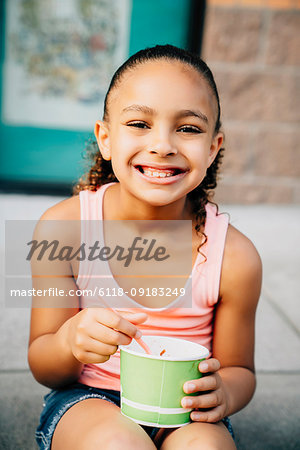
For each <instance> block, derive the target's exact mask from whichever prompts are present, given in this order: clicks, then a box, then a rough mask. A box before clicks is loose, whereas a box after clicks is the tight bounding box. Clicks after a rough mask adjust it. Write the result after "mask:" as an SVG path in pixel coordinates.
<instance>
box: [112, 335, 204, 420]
mask: <svg viewBox="0 0 300 450" xmlns="http://www.w3.org/2000/svg"><path fill="white" fill-rule="evenodd" d="M142 339H143V341H144V342H145V343H146V344H147V345H148V346H149V348H150V350H151V353H152V355H147V354H146V353H145V351H144V350H143V349H142V348H141V346H140V345H139V344H138V343H137V342H136V341H135V340H132V342H131V343H130V345H126V346H120V350H121V412H122V414H124V416H127V417H130V419H132V420H134V421H135V422H137V423H139V424H141V425H148V426H152V427H153V426H154V427H159V428H174V427H182V426H184V425H186V424H188V423H190V422H191V420H190V412H191V411H192V410H191V409H189V408H182V406H181V403H180V402H181V399H182V397H184V396H186V395H187V394H186V393H185V392H184V391H183V385H184V383H185V382H186V381H189V380H193V379H196V378H201V376H202V374H201V372H199V369H198V365H199V362H200V361H202V360H203V359H205V358H207V356H208V355H209V351H208V350H207V348H205V347H203V346H202V345H199V344H195V343H194V342H190V341H186V340H183V339H175V338H169V337H162V336H143V338H142ZM163 350H165V352H164V353H163V355H162V356H160V353H161V352H162V351H163ZM190 395H197V394H190Z"/></svg>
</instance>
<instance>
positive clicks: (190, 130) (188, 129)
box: [178, 125, 201, 133]
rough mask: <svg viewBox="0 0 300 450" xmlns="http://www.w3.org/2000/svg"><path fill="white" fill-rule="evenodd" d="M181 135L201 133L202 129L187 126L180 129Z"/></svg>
mask: <svg viewBox="0 0 300 450" xmlns="http://www.w3.org/2000/svg"><path fill="white" fill-rule="evenodd" d="M178 131H179V132H181V133H201V130H200V128H198V127H195V126H191V125H185V126H183V127H181V128H179V129H178Z"/></svg>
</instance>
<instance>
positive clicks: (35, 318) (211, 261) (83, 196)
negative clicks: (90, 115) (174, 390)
mask: <svg viewBox="0 0 300 450" xmlns="http://www.w3.org/2000/svg"><path fill="white" fill-rule="evenodd" d="M220 127H221V122H220V104H219V97H218V92H217V88H216V85H215V82H214V79H213V75H212V73H211V71H210V70H209V68H208V67H207V65H206V64H205V63H204V62H203V61H202V60H201V59H200V58H198V57H197V56H194V55H191V54H189V53H188V52H186V51H184V50H182V49H179V48H176V47H173V46H170V45H165V46H156V47H154V48H148V49H146V50H142V51H140V52H138V53H137V54H135V55H133V56H132V57H130V58H129V59H128V61H126V62H125V63H124V64H123V65H122V66H121V67H120V68H119V69H118V70H117V71H116V73H115V75H114V76H113V78H112V81H111V84H110V86H109V89H108V92H107V95H106V99H105V106H104V116H103V120H102V121H97V123H96V126H95V136H96V139H97V144H98V147H99V149H97V150H98V151H97V152H96V153H95V155H94V165H93V167H92V168H91V170H90V172H89V174H88V176H87V178H86V180H85V181H83V180H81V182H80V183H79V185H78V186H77V188H76V192H75V194H78V193H79V195H74V196H73V197H72V198H70V199H67V200H64V201H63V202H61V203H59V204H57V205H55V206H54V207H52V208H50V209H49V210H48V211H46V212H45V214H44V215H43V216H42V219H41V221H40V222H39V225H38V226H37V228H36V231H35V239H37V240H38V241H40V240H42V239H43V231H42V229H43V227H41V224H42V223H43V222H44V221H45V220H56V221H59V220H62V221H65V220H84V221H88V220H102V219H103V220H104V221H106V220H113V221H115V220H118V221H120V220H123V221H124V220H133V219H136V220H191V221H192V224H193V235H192V256H193V272H192V305H191V308H186V309H183V308H167V307H163V308H160V309H156V310H155V309H151V308H144V309H141V308H134V306H137V303H136V302H135V301H134V300H133V299H130V298H129V299H128V298H127V301H129V302H130V301H131V302H132V306H133V308H132V309H131V310H130V311H127V312H125V311H122V312H121V311H119V312H118V311H113V310H111V309H109V308H106V309H105V308H87V306H91V303H90V301H89V299H88V298H87V297H85V296H84V295H83V296H82V297H81V298H80V299H77V301H76V303H75V304H74V297H71V295H70V296H69V297H68V296H67V297H66V299H67V301H68V300H70V304H69V305H66V306H70V307H65V308H33V309H32V316H31V333H30V342H29V355H28V359H29V364H30V368H31V370H32V373H33V375H34V377H35V378H36V379H37V380H38V381H39V382H40V383H42V384H44V385H45V386H48V387H50V388H52V391H51V392H50V394H48V395H47V396H46V398H45V405H44V410H43V412H42V415H41V421H40V425H39V427H38V430H37V433H36V437H37V441H38V443H39V445H40V448H42V449H49V448H50V447H51V448H52V449H54V450H59V449H64V450H65V449H72V450H75V449H84V450H88V449H93V450H94V449H96V448H99V449H100V448H101V449H120V448H122V450H125V449H130V450H133V449H139V450H140V449H145V450H147V449H149V450H150V449H154V448H161V449H163V450H169V449H170V450H177V449H180V450H182V449H183V448H190V449H200V448H203V449H206V450H207V449H210V448H222V449H224V450H225V449H233V448H236V447H235V444H234V440H233V438H232V435H233V433H232V428H231V425H230V422H229V419H228V416H229V415H231V414H234V413H235V412H237V411H238V410H240V409H241V408H243V407H244V406H245V405H246V404H247V403H248V402H249V401H250V399H251V397H252V396H253V393H254V389H255V375H254V361H253V360H254V355H253V354H254V319H255V310H256V306H257V302H258V298H259V294H260V287H261V262H260V258H259V256H258V254H257V252H256V250H255V248H254V246H253V245H252V243H251V242H250V241H249V240H248V239H247V238H246V237H245V236H243V235H242V234H241V233H240V232H239V231H238V230H236V229H235V228H234V227H233V226H231V225H228V223H227V218H226V216H224V215H222V214H218V210H217V208H216V207H215V206H214V204H212V203H211V201H210V200H209V198H210V197H209V191H210V190H212V189H214V188H215V187H216V176H217V172H218V168H219V165H220V160H221V158H222V153H223V148H222V144H223V133H222V132H221V131H220ZM52 223H53V226H52V228H51V230H52V229H53V237H54V236H55V237H56V235H55V233H56V232H57V229H56V226H55V223H56V222H52ZM51 232H52V231H51ZM50 237H51V236H50ZM87 237H88V236H87ZM60 238H61V240H62V241H64V239H65V237H64V236H60ZM201 255H204V258H205V260H204V262H202V258H201ZM199 262H200V263H201V264H199ZM42 264H43V265H44V266H43V270H45V272H44V273H48V274H50V275H51V273H54V272H53V270H54V269H53V267H55V271H56V273H60V274H63V275H64V276H61V277H60V278H59V277H58V278H57V279H56V281H55V287H58V288H62V289H64V292H71V291H73V292H74V291H76V289H77V288H78V287H79V288H80V289H84V288H88V287H90V286H92V284H93V283H94V282H95V281H93V279H92V277H91V278H89V277H84V276H83V272H84V262H80V264H79V262H78V261H74V260H73V261H71V262H68V261H56V262H55V263H53V262H52V265H51V267H50V264H49V262H48V263H47V261H45V262H43V263H42ZM53 264H54V266H53ZM199 267H200V270H199ZM39 270H40V269H37V262H36V261H32V271H33V274H34V275H37V274H38V273H40V272H39ZM90 271H91V272H90V273H93V265H91V266H90ZM112 272H113V270H112ZM50 279H51V278H50V277H49V276H48V277H45V278H43V277H37V276H34V277H33V285H34V287H36V288H37V289H47V287H49V286H50V285H51V286H53V284H51V282H50V281H49V280H50ZM101 283H103V281H102V282H101ZM99 284H100V283H99ZM101 285H103V284H101ZM103 286H105V285H103ZM50 300H51V299H50ZM94 300H95V299H94ZM94 300H93V301H94ZM99 301H100V299H99ZM71 302H73V303H72V304H71ZM141 302H142V300H141ZM93 304H94V305H95V302H94V303H93ZM139 306H140V305H139ZM141 331H142V333H144V334H149V335H151V334H157V335H166V336H173V337H179V338H183V339H187V340H191V341H194V342H198V343H200V344H203V345H205V346H206V347H208V348H209V350H210V352H211V353H210V354H211V357H210V358H209V359H208V360H206V361H205V362H204V361H203V362H201V364H200V365H199V370H200V371H201V372H202V373H203V374H204V375H205V376H203V377H202V378H200V379H197V380H191V381H190V382H187V383H185V385H184V391H185V392H186V393H192V392H194V393H197V395H195V396H192V397H190V396H188V397H183V399H182V406H183V407H190V408H192V409H193V411H192V413H191V420H192V422H191V423H190V424H189V425H187V426H185V427H182V428H177V429H160V430H159V429H156V428H150V427H142V426H140V425H138V424H136V423H135V422H133V421H131V420H130V419H128V418H126V417H125V416H123V415H121V413H120V409H119V389H120V384H119V372H118V371H119V368H118V367H119V366H118V363H119V359H118V358H119V352H118V346H119V345H121V344H122V345H126V344H129V343H130V342H131V339H132V338H138V337H140V336H141Z"/></svg>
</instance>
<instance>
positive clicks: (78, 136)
mask: <svg viewBox="0 0 300 450" xmlns="http://www.w3.org/2000/svg"><path fill="white" fill-rule="evenodd" d="M9 1H12V0H6V1H4V2H1V12H0V13H1V23H2V26H1V68H2V71H1V73H2V82H1V91H0V96H1V98H0V100H1V122H0V144H1V155H0V187H1V189H2V190H5V191H16V190H17V191H21V192H26V191H28V190H29V191H31V190H33V191H36V192H47V193H48V192H49V193H53V192H55V191H57V192H59V193H65V192H67V191H69V192H70V187H71V186H72V184H74V183H75V181H76V180H77V179H78V177H79V176H80V175H81V174H82V173H83V172H84V170H85V167H86V165H84V162H83V158H82V155H83V154H84V148H85V145H86V142H87V140H88V139H89V138H90V137H92V132H93V127H94V122H92V123H90V127H89V126H88V127H85V128H84V129H81V127H77V128H76V127H75V129H64V127H63V126H62V127H57V126H52V125H51V124H50V125H47V126H43V125H36V124H35V123H30V124H27V125H21V124H18V123H9V122H7V121H6V120H5V117H4V111H3V108H4V106H3V105H4V92H3V89H4V84H3V77H4V72H5V65H6V64H7V61H6V49H7V48H8V47H7V42H5V39H6V38H5V36H7V34H6V25H7V23H8V18H7V13H8V8H7V5H8V2H9ZM22 1H23V3H24V5H25V4H26V5H27V8H28V10H27V11H26V10H24V11H25V13H24V11H23V13H24V14H23V15H24V17H23V18H22V17H21V18H20V20H23V21H24V20H34V17H33V12H34V8H39V5H41V3H45V0H43V1H41V0H21V3H22ZM47 1H48V3H49V2H50V3H51V2H52V3H53V2H54V3H55V1H57V0H47ZM76 1H77V3H78V4H80V7H81V8H83V7H86V8H87V7H89V5H91V4H92V3H93V1H92V0H66V2H67V3H68V4H69V6H70V5H71V2H76ZM97 1H99V0H97ZM122 1H123V0H122ZM130 1H132V3H131V5H130V17H129V21H130V34H129V45H128V47H127V56H128V55H130V54H132V53H135V52H136V51H137V50H139V49H141V48H144V47H147V46H152V45H156V44H164V43H170V44H174V45H177V46H181V47H185V48H187V47H188V45H189V43H188V39H189V36H190V30H189V24H190V17H191V4H192V3H193V2H189V1H187V0H130ZM50 3H49V4H50ZM200 3H201V2H200ZM19 4H20V2H19ZM26 5H25V6H26ZM86 11H88V10H86ZM60 13H61V14H62V13H63V11H60ZM26 14H27V16H26ZM35 26H36V27H39V26H40V25H39V24H38V23H35ZM40 32H41V33H42V32H43V29H40ZM25 38H28V39H29V38H30V37H28V36H24V39H25ZM92 44H93V45H101V43H100V44H99V42H98V41H97V40H95V42H93V43H92ZM55 49H56V51H58V50H57V47H55ZM47 51H48V50H47ZM62 51H63V50H62ZM21 56H22V55H21ZM74 58H75V59H76V55H75V56H74ZM37 63H38V62H37ZM68 64H71V65H72V64H73V62H72V61H69V62H68ZM66 70H67V69H66ZM14 76H15V75H14ZM61 101H62V102H63V101H64V100H63V99H62V100H61ZM13 107H14V105H13V104H10V105H9V108H10V109H12V110H13ZM17 107H18V106H16V108H17ZM100 108H101V106H100V105H99V112H100ZM46 112H47V111H46V106H45V113H46ZM15 113H17V111H16V110H15ZM33 113H35V110H34V109H33V110H32V114H33ZM42 113H43V111H42ZM27 114H29V115H30V114H31V111H30V110H29V111H28V113H27ZM98 118H101V117H98ZM39 119H40V118H39ZM85 164H86V163H85Z"/></svg>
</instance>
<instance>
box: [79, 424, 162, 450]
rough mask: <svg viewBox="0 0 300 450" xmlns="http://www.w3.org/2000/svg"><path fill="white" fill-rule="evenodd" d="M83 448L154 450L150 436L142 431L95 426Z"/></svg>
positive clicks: (86, 436)
mask: <svg viewBox="0 0 300 450" xmlns="http://www.w3.org/2000/svg"><path fill="white" fill-rule="evenodd" d="M82 448H84V449H91V450H98V449H99V450H100V449H103V450H141V449H143V450H153V449H156V447H155V446H154V444H153V443H152V441H151V439H150V438H149V436H148V435H147V434H146V433H145V432H144V431H143V430H142V429H141V430H138V429H137V430H134V431H133V430H131V429H124V428H118V427H109V428H108V429H106V430H104V429H103V426H99V427H97V426H95V427H93V428H92V429H90V430H89V432H88V433H87V434H86V435H85V437H84V442H83V444H82Z"/></svg>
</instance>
